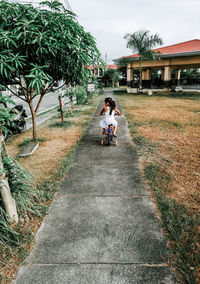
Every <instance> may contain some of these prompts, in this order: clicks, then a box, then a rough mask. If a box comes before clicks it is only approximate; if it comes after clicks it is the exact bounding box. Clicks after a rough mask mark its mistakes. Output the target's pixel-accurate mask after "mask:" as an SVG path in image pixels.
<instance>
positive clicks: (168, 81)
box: [164, 66, 171, 88]
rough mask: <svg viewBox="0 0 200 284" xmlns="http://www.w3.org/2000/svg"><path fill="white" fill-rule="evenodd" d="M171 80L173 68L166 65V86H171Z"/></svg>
mask: <svg viewBox="0 0 200 284" xmlns="http://www.w3.org/2000/svg"><path fill="white" fill-rule="evenodd" d="M170 80H171V68H170V67H169V66H166V67H165V69H164V87H166V88H168V87H170Z"/></svg>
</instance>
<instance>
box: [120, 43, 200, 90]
mask: <svg viewBox="0 0 200 284" xmlns="http://www.w3.org/2000/svg"><path fill="white" fill-rule="evenodd" d="M153 51H154V52H155V53H158V56H157V59H156V60H142V86H143V89H154V88H155V89H160V90H163V91H166V90H168V89H169V88H171V87H172V86H178V85H179V83H180V74H181V70H185V69H191V68H200V40H199V39H194V40H190V41H186V42H182V43H178V44H174V45H170V46H166V47H162V48H158V49H154V50H153ZM120 60H121V61H123V63H124V64H125V65H126V68H127V92H128V93H135V92H136V91H137V88H138V73H139V68H140V66H139V55H138V54H134V55H130V56H127V57H122V58H120V59H118V62H120ZM155 71H159V72H157V74H158V75H159V76H157V77H156V80H155V78H153V76H152V75H153V73H155ZM172 73H173V78H172Z"/></svg>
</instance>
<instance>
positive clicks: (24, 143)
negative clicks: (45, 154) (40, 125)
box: [18, 137, 46, 148]
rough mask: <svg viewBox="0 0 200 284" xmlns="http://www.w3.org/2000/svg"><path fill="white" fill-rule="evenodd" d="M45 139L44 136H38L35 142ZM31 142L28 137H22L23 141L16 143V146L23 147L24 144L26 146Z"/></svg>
mask: <svg viewBox="0 0 200 284" xmlns="http://www.w3.org/2000/svg"><path fill="white" fill-rule="evenodd" d="M45 141H46V139H45V138H42V137H39V138H37V139H36V142H45ZM32 142H33V140H32V139H30V138H27V139H24V141H23V142H21V143H20V144H19V145H18V147H20V148H23V147H25V146H28V145H29V144H30V143H32Z"/></svg>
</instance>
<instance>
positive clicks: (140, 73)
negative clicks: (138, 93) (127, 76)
mask: <svg viewBox="0 0 200 284" xmlns="http://www.w3.org/2000/svg"><path fill="white" fill-rule="evenodd" d="M139 61H140V69H139V77H140V82H139V90H142V59H141V57H140V58H139Z"/></svg>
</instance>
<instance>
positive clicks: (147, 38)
mask: <svg viewBox="0 0 200 284" xmlns="http://www.w3.org/2000/svg"><path fill="white" fill-rule="evenodd" d="M124 38H125V39H126V40H127V48H131V49H132V50H133V52H137V53H138V55H139V65H140V69H139V74H140V87H139V88H140V89H142V60H145V59H155V58H156V53H155V52H153V51H152V48H154V47H155V46H156V45H158V44H159V45H162V44H163V40H162V39H161V38H160V36H159V35H158V34H155V35H151V34H150V31H147V30H139V31H136V32H134V33H132V34H130V33H127V34H126V35H125V36H124Z"/></svg>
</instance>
